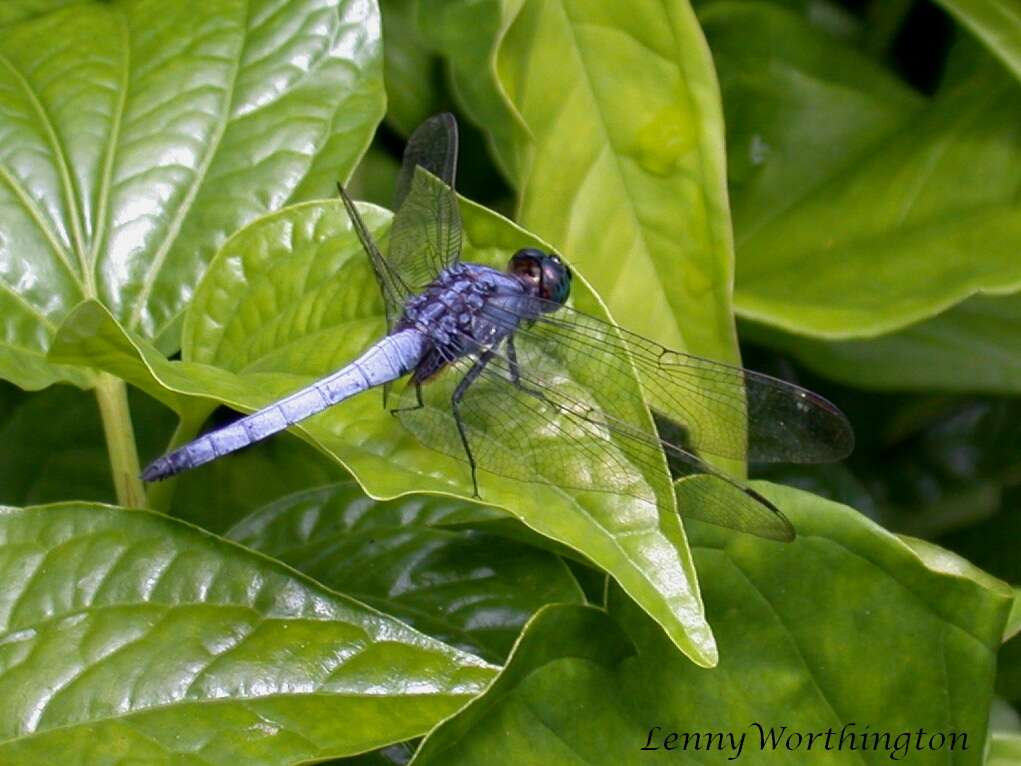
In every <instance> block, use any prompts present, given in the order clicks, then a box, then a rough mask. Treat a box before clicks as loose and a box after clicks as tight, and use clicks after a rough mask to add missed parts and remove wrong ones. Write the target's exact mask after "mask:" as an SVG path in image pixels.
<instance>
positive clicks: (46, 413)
mask: <svg viewBox="0 0 1021 766" xmlns="http://www.w3.org/2000/svg"><path fill="white" fill-rule="evenodd" d="M134 393H135V394H137V395H133V396H131V405H132V407H131V408H132V411H133V415H134V416H135V420H136V422H137V423H139V425H140V426H141V427H140V428H139V429H137V433H138V436H139V445H140V446H139V449H140V450H141V451H142V452H143V453H144V454H152V453H153V452H154V451H155V450H157V449H159V448H160V446H161V445H162V442H163V440H164V439H165V438H166V434H167V433H168V432H169V430H170V429H171V427H172V424H171V423H170V417H171V416H170V413H168V412H167V411H166V410H165V409H163V408H162V407H160V406H159V405H157V404H155V403H154V402H153V401H152V400H151V399H149V398H148V397H146V396H144V395H143V394H141V393H139V392H134ZM0 401H2V402H3V404H4V405H6V406H3V407H0V504H6V505H34V504H38V503H51V502H55V501H58V500H70V499H78V500H86V501H88V500H95V501H103V502H111V501H113V499H114V488H113V484H112V483H111V479H110V465H109V456H108V455H107V452H106V445H105V440H104V436H103V424H102V422H101V421H100V418H99V410H98V408H97V407H96V398H95V397H94V396H92V395H91V394H87V393H85V392H83V391H79V390H77V389H75V388H71V387H69V386H62V385H61V386H53V387H51V388H49V389H47V390H45V391H40V392H38V393H34V394H27V393H24V392H21V391H19V390H18V389H16V388H15V387H14V386H12V385H10V384H9V383H3V382H0ZM57 424H59V426H58V425H57Z"/></svg>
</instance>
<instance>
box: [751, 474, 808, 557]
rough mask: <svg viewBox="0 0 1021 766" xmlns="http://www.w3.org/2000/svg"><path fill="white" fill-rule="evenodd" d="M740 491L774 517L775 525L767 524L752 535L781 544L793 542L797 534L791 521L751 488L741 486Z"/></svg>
mask: <svg viewBox="0 0 1021 766" xmlns="http://www.w3.org/2000/svg"><path fill="white" fill-rule="evenodd" d="M741 490H742V491H743V492H744V493H745V494H746V495H748V497H750V498H751V499H752V500H754V501H755V502H757V503H760V504H762V505H764V506H766V507H767V508H768V509H769V510H771V511H772V512H773V515H774V516H775V521H776V522H777V523H775V524H769V525H768V526H762V527H759V528H758V529H756V530H755V531H754V532H753V534H756V535H758V536H759V537H765V538H767V539H769V540H778V541H780V542H782V543H792V542H794V540H795V538H796V537H797V536H798V533H797V532H796V531H795V529H794V525H793V524H791V520H790V519H788V518H787V517H786V516H785V515H784V513H783V511H781V510H780V509H779V508H777V507H776V505H774V504H773V502H772V501H770V500H768V499H767V498H766V497H765V496H764V495H761V494H759V493H758V492H756V491H755V490H754V489H752V488H751V487H744V486H742V487H741ZM748 531H752V530H748Z"/></svg>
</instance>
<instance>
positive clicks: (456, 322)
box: [394, 263, 524, 357]
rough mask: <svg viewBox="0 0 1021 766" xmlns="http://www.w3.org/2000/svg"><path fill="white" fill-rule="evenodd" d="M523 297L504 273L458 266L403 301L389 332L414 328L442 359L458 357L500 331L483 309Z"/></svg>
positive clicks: (489, 343)
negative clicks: (393, 325) (427, 340)
mask: <svg viewBox="0 0 1021 766" xmlns="http://www.w3.org/2000/svg"><path fill="white" fill-rule="evenodd" d="M523 294H524V289H523V287H522V285H521V284H520V283H519V282H518V280H516V279H514V278H512V277H510V276H509V275H508V274H505V273H503V272H500V271H496V270H495V269H490V268H488V267H486V266H480V265H477V264H464V263H459V264H456V265H455V266H453V267H451V268H449V269H445V270H444V271H443V272H442V273H441V274H440V275H439V276H438V277H437V278H436V280H434V281H433V282H432V283H431V284H430V285H428V286H427V287H426V288H425V289H424V290H423V291H422V292H421V293H419V294H418V295H416V296H414V297H412V298H410V299H409V300H408V301H407V302H406V303H405V307H404V313H403V315H402V316H401V318H400V320H399V321H398V322H397V325H396V326H395V328H394V330H395V331H398V330H404V329H409V328H411V329H415V330H418V331H419V332H420V333H422V334H423V335H425V336H426V337H427V338H428V339H429V340H430V341H431V342H432V345H433V347H434V348H436V349H437V350H439V351H441V352H443V353H444V355H445V356H449V357H457V356H461V355H463V354H465V353H469V352H475V351H478V350H480V349H485V348H488V347H490V346H493V345H495V344H496V343H497V342H499V340H500V339H501V338H502V337H503V335H505V334H506V333H505V332H504V331H502V330H501V328H500V326H499V323H496V322H493V321H490V319H489V318H487V316H486V314H487V311H494V310H499V309H498V307H499V304H500V303H501V302H502V301H503V300H506V299H508V298H510V299H514V298H516V297H520V296H523Z"/></svg>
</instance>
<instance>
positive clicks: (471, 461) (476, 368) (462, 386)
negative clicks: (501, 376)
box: [450, 350, 493, 500]
mask: <svg viewBox="0 0 1021 766" xmlns="http://www.w3.org/2000/svg"><path fill="white" fill-rule="evenodd" d="M492 358H493V351H492V350H489V351H486V352H485V353H483V354H482V355H481V356H480V357H479V358H478V359H476V360H475V364H473V365H472V367H471V369H470V370H468V372H467V374H466V375H465V376H464V377H463V378H461V382H460V383H458V384H457V388H455V389H454V394H453V396H451V397H450V409H451V411H453V413H454V422H455V423H456V424H457V432H458V433H459V434H460V435H461V444H462V445H463V446H464V452H465V454H466V455H467V456H468V465H470V466H471V471H472V497H475V498H478V499H480V500H481V499H482V496H481V495H479V479H478V474H477V467H476V465H475V456H474V455H472V448H471V444H469V443H468V434H467V432H466V431H465V430H464V420H462V419H461V400H462V399H463V398H464V394H465V392H466V391H467V390H468V386H470V385H471V384H472V383H474V382H475V381H476V380H477V379H478V377H479V375H481V374H482V371H483V370H484V369H486V365H487V364H489V361H490V360H491V359H492Z"/></svg>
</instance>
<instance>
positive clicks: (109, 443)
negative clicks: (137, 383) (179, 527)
mask: <svg viewBox="0 0 1021 766" xmlns="http://www.w3.org/2000/svg"><path fill="white" fill-rule="evenodd" d="M96 399H97V400H98V402H99V412H100V414H101V415H102V417H103V431H104V432H105V434H106V451H107V453H108V454H109V455H110V469H111V471H112V472H113V485H114V488H115V489H116V490H117V502H118V503H120V504H121V505H123V506H125V507H127V508H145V507H146V502H145V490H144V489H143V488H142V479H141V477H140V474H141V469H140V468H139V465H138V449H137V448H136V447H135V430H134V428H133V427H132V425H131V410H130V409H129V408H128V390H127V387H126V386H125V385H124V381H123V380H121V379H120V378H116V377H114V376H113V375H110V374H109V373H107V372H101V373H99V375H98V376H97V378H96Z"/></svg>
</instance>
